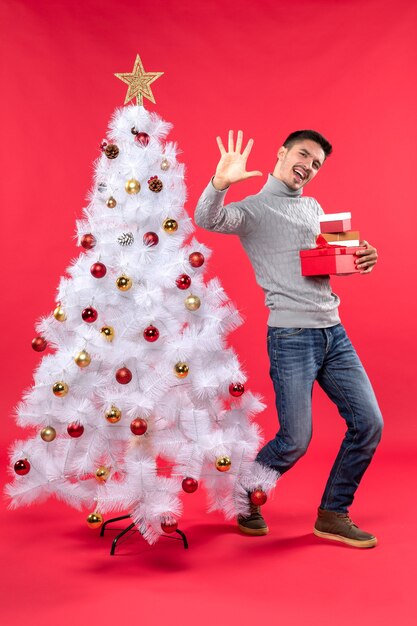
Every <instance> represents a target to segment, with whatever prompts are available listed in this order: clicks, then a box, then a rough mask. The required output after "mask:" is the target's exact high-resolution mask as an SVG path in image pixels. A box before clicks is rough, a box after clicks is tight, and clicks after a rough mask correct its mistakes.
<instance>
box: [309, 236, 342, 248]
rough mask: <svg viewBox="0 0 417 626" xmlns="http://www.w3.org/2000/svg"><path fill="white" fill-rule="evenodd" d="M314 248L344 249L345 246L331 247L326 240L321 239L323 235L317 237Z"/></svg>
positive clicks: (335, 245) (336, 245)
mask: <svg viewBox="0 0 417 626" xmlns="http://www.w3.org/2000/svg"><path fill="white" fill-rule="evenodd" d="M316 248H346V246H341V245H338V244H334V245H332V244H330V243H329V242H328V241H327V239H325V238H324V237H323V235H317V239H316Z"/></svg>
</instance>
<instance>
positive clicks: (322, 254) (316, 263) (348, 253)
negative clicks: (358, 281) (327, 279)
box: [300, 235, 366, 276]
mask: <svg viewBox="0 0 417 626" xmlns="http://www.w3.org/2000/svg"><path fill="white" fill-rule="evenodd" d="M323 242H324V243H323ZM317 244H318V246H317V248H312V249H311V250H300V259H301V274H302V276H321V275H324V274H326V275H327V274H356V273H357V272H360V270H359V269H358V268H357V267H356V265H355V260H356V259H357V257H356V254H355V253H356V251H357V250H366V247H365V246H349V247H346V246H332V245H329V244H328V243H327V241H326V240H325V239H324V237H322V236H321V235H319V236H318V237H317Z"/></svg>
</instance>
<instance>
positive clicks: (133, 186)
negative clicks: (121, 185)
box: [125, 178, 140, 196]
mask: <svg viewBox="0 0 417 626" xmlns="http://www.w3.org/2000/svg"><path fill="white" fill-rule="evenodd" d="M125 189H126V191H127V193H128V194H129V195H130V196H134V195H135V194H136V193H139V191H140V182H139V181H138V180H136V178H131V179H130V180H128V181H127V182H126V184H125Z"/></svg>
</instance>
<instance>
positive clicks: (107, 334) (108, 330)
mask: <svg viewBox="0 0 417 626" xmlns="http://www.w3.org/2000/svg"><path fill="white" fill-rule="evenodd" d="M100 332H101V334H102V335H103V337H104V338H105V339H106V341H113V338H114V328H113V326H103V328H102V329H101V330H100Z"/></svg>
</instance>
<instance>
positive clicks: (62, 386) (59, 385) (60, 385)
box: [52, 380, 68, 398]
mask: <svg viewBox="0 0 417 626" xmlns="http://www.w3.org/2000/svg"><path fill="white" fill-rule="evenodd" d="M52 392H53V393H54V395H55V396H58V398H63V397H64V396H66V395H67V393H68V385H67V383H64V382H63V381H62V380H59V381H58V382H56V383H54V385H53V386H52Z"/></svg>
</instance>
